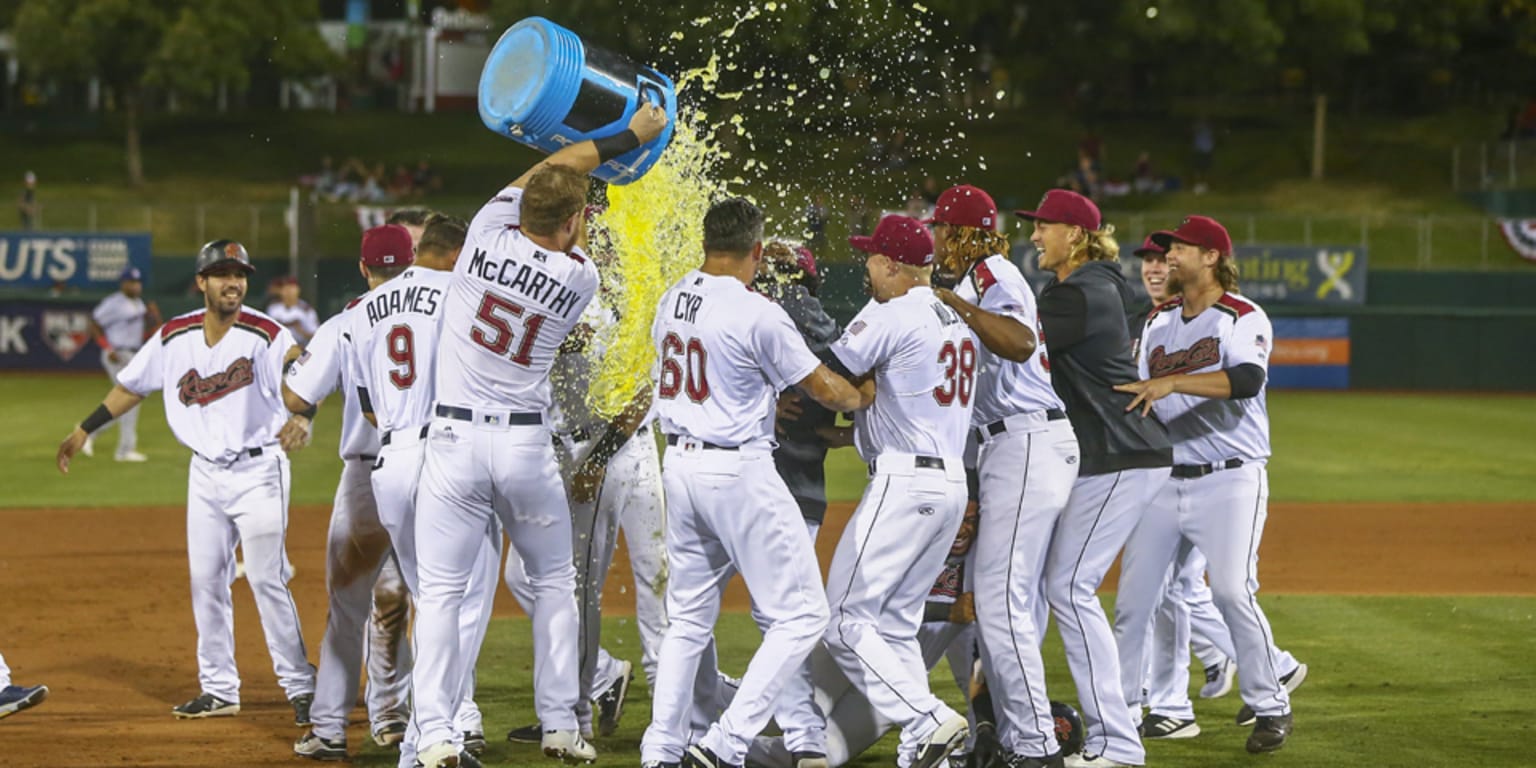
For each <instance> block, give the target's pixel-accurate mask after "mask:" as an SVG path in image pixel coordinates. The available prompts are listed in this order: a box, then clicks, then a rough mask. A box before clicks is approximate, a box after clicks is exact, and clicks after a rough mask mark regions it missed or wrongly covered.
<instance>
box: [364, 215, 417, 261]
mask: <svg viewBox="0 0 1536 768" xmlns="http://www.w3.org/2000/svg"><path fill="white" fill-rule="evenodd" d="M362 258H363V263H364V264H366V265H368V266H370V267H408V266H410V265H411V263H412V262H414V261H416V249H415V247H414V246H412V245H411V233H410V231H408V230H407V229H406V228H405V227H402V226H400V225H399V224H385V225H384V226H382V227H374V228H373V229H370V230H368V231H367V232H364V233H363V257H362Z"/></svg>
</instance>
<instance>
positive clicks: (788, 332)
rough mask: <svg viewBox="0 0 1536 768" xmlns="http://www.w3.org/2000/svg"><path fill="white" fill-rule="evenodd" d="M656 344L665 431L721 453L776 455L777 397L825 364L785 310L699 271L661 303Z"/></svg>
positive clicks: (654, 332) (658, 390) (733, 281)
mask: <svg viewBox="0 0 1536 768" xmlns="http://www.w3.org/2000/svg"><path fill="white" fill-rule="evenodd" d="M651 339H652V341H653V342H654V343H655V344H656V352H657V360H656V367H655V368H654V370H653V375H654V377H655V379H656V413H657V415H658V417H659V418H660V419H661V428H662V431H664V432H666V433H667V434H669V435H686V436H689V437H693V438H696V439H699V440H703V441H705V442H710V443H714V444H716V445H723V446H740V445H748V444H756V445H760V446H762V447H770V446H771V445H772V444H773V418H774V412H775V411H774V406H775V403H776V402H777V399H778V394H779V392H780V391H781V390H784V389H788V388H789V387H790V386H792V385H794V384H796V383H798V382H800V381H801V380H803V379H804V378H805V377H807V376H809V375H811V373H812V372H813V371H815V370H816V367H817V366H818V365H820V364H821V361H819V360H818V359H817V358H816V355H814V354H812V352H811V350H810V348H809V347H807V346H806V345H805V341H804V339H802V338H801V337H800V332H799V331H797V330H795V324H794V322H793V321H791V320H790V319H789V315H787V314H785V312H784V309H783V308H782V307H780V306H779V305H777V304H774V303H773V302H772V301H769V300H768V299H767V298H766V297H764V296H763V295H761V294H758V293H753V292H752V291H749V290H747V286H745V285H743V284H742V282H741V281H740V280H737V279H736V278H734V277H726V276H719V275H707V274H705V273H703V272H700V271H698V270H694V271H692V272H689V273H688V274H687V275H684V276H683V279H682V280H679V281H678V282H677V283H676V284H675V285H673V286H672V287H671V288H669V289H667V292H666V293H665V294H663V295H662V297H661V303H660V304H659V305H657V308H656V320H655V322H654V323H653V324H652V326H651Z"/></svg>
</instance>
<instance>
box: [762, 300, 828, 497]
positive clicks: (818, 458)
mask: <svg viewBox="0 0 1536 768" xmlns="http://www.w3.org/2000/svg"><path fill="white" fill-rule="evenodd" d="M765 293H767V294H768V295H769V297H770V298H772V299H773V300H774V301H776V302H778V303H779V306H781V307H783V308H784V311H785V312H786V313H787V314H788V315H789V319H791V320H793V321H794V322H795V328H796V329H798V330H799V331H800V335H801V336H802V337H804V338H805V344H806V346H808V347H810V348H811V352H813V353H815V355H816V356H817V357H818V358H820V359H821V361H822V362H823V363H828V364H833V363H834V362H835V361H836V359H837V358H836V356H835V355H833V354H832V350H831V346H832V342H834V341H837V337H838V336H840V335H842V330H841V329H839V328H838V327H837V321H836V320H833V319H832V317H831V316H830V315H828V314H827V312H826V310H825V309H823V308H822V306H821V302H820V301H819V300H817V298H816V297H815V296H812V295H811V294H810V292H809V291H807V290H806V289H805V288H804V287H803V286H800V285H796V284H794V283H789V284H783V285H780V284H774V285H772V286H769V287H768V288H767V289H765ZM800 409H801V413H800V418H798V419H794V420H792V421H791V420H785V421H783V422H780V423H779V426H780V427H781V428H783V430H784V431H783V434H781V435H779V437H778V440H779V447H778V448H777V449H775V450H774V452H773V463H774V465H775V467H776V468H777V469H778V470H779V476H780V477H782V478H783V479H784V484H785V485H786V486H789V492H790V494H791V495H793V496H794V497H795V501H796V502H797V503H798V504H799V505H800V515H801V516H802V517H804V518H805V519H806V520H809V521H811V522H814V523H817V524H820V523H821V521H822V518H823V517H825V516H826V513H827V478H826V472H825V468H824V465H825V462H826V460H827V444H826V443H824V442H822V439H821V436H820V435H818V434H816V428H817V427H821V426H826V427H830V426H832V425H833V424H835V423H836V422H837V414H835V413H833V412H831V411H829V410H827V409H825V408H823V407H821V404H820V403H817V402H816V401H815V400H812V399H811V398H809V397H806V396H805V395H801V396H800Z"/></svg>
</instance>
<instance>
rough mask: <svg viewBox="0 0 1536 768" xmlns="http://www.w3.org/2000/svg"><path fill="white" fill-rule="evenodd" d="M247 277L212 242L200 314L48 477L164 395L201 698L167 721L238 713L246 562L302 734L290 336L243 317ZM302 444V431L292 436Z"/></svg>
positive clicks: (116, 393)
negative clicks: (288, 545) (291, 519)
mask: <svg viewBox="0 0 1536 768" xmlns="http://www.w3.org/2000/svg"><path fill="white" fill-rule="evenodd" d="M253 271H255V270H254V268H253V267H252V266H251V259H250V256H248V255H247V254H246V252H245V247H244V246H242V245H240V244H239V243H237V242H235V241H233V240H215V241H213V242H211V243H208V244H207V245H205V246H203V248H202V250H200V251H199V252H198V254H197V286H198V288H199V289H200V290H201V291H202V292H203V298H204V303H205V307H204V308H203V309H200V310H197V311H195V312H188V313H186V314H184V315H180V316H178V317H175V318H173V319H172V320H171V321H170V322H167V323H166V324H165V325H163V326H161V327H160V330H159V332H158V333H156V334H155V335H153V336H151V337H150V339H149V341H148V342H147V343H146V344H145V345H144V347H143V348H142V349H140V350H139V352H138V354H136V355H134V356H133V360H132V361H130V362H129V363H128V367H127V368H124V369H123V370H122V371H121V372H119V373H118V375H117V386H115V387H113V389H112V391H111V392H109V393H108V394H107V397H106V399H105V400H104V401H103V402H102V404H101V405H100V406H98V407H97V408H96V410H95V411H94V412H92V413H91V414H90V415H89V416H87V417H86V419H85V420H84V421H82V422H81V423H80V425H79V426H77V427H75V429H74V431H73V432H71V433H70V434H69V436H68V437H66V438H64V441H63V442H62V443H60V444H59V451H58V467H59V471H60V472H66V473H67V472H68V471H69V463H70V459H71V458H73V457H74V455H75V453H76V452H77V451H79V450H80V446H81V444H82V443H84V442H85V437H86V435H88V434H90V433H91V432H93V431H95V430H96V429H99V428H100V427H101V426H102V425H103V424H105V423H107V422H108V421H111V420H112V419H113V418H114V417H115V416H118V415H121V414H123V413H126V412H127V410H128V409H129V408H132V407H133V406H135V405H138V404H139V402H140V401H142V400H143V399H144V398H145V396H147V395H148V394H149V393H151V392H153V391H155V390H157V389H159V390H164V392H165V414H166V420H167V421H168V422H170V425H171V432H172V433H174V434H175V435H176V439H177V440H179V441H180V442H181V443H182V445H185V446H187V447H188V448H190V449H191V450H192V460H191V470H190V472H189V480H188V485H189V487H188V489H187V555H188V560H189V561H190V564H191V572H192V616H193V618H194V619H195V621H196V624H197V660H198V678H199V682H200V683H201V685H202V692H201V693H200V694H199V695H198V696H197V697H196V698H193V699H192V700H191V701H188V702H186V703H184V704H181V705H178V706H177V707H175V708H174V709H173V710H172V713H173V714H175V716H176V717H178V718H204V717H220V716H228V715H234V714H236V713H238V712H239V711H240V678H239V674H238V672H237V671H236V669H235V654H234V651H235V635H234V606H233V604H232V602H231V596H230V589H229V588H230V584H231V582H232V581H233V579H234V567H235V557H234V550H235V546H236V545H237V544H238V545H239V546H240V549H241V551H243V552H244V553H245V568H246V574H245V578H246V581H247V582H249V583H250V585H251V591H252V592H253V593H254V594H255V597H256V608H257V611H258V613H259V614H260V616H261V627H262V630H263V631H264V632H265V633H266V636H267V651H268V652H269V653H270V654H271V655H272V666H273V670H274V671H275V672H276V673H277V679H278V683H279V684H280V685H282V688H283V692H284V693H285V694H286V695H287V696H288V700H289V702H290V703H292V705H293V710H294V723H295V724H296V725H301V726H302V725H308V724H309V707H310V701H311V699H312V698H313V696H314V691H315V668H314V667H313V666H311V665H310V663H309V660H308V658H307V657H306V653H305V650H304V638H303V636H302V635H301V634H300V631H299V613H298V610H297V608H296V607H295V606H294V604H293V595H292V593H290V592H289V591H288V579H289V578H290V576H291V575H292V574H291V571H290V568H291V567H290V566H289V565H288V557H287V554H286V552H285V551H284V537H285V535H286V533H287V527H288V489H289V487H290V484H289V477H288V472H289V470H288V455H287V453H286V451H285V446H284V445H283V444H282V443H280V442H279V433H280V430H286V431H284V432H283V440H284V441H286V442H288V443H289V444H293V443H294V442H295V441H294V440H293V438H292V437H291V436H292V434H293V432H294V428H295V423H294V422H292V421H291V420H290V419H289V416H288V410H287V409H286V408H285V407H283V400H282V371H283V366H284V363H285V358H286V357H287V354H288V352H289V350H290V349H291V348H293V347H294V343H293V336H292V334H290V333H289V332H288V330H287V329H285V328H283V327H282V326H280V325H278V324H277V323H276V322H275V321H273V320H272V318H270V317H268V316H266V315H265V314H262V313H261V312H257V311H255V310H253V309H250V308H248V307H245V306H243V305H242V303H241V302H242V300H243V299H244V298H245V293H246V288H247V285H248V283H247V278H248V276H249V275H250V273H251V272H253ZM298 431H299V432H303V427H301V426H300V427H298Z"/></svg>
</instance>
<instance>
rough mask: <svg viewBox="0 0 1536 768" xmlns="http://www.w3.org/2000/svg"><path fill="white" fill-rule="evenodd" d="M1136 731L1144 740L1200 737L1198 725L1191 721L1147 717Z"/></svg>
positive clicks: (1175, 718) (1162, 716)
mask: <svg viewBox="0 0 1536 768" xmlns="http://www.w3.org/2000/svg"><path fill="white" fill-rule="evenodd" d="M1138 730H1139V731H1140V732H1141V736H1142V738H1146V739H1193V738H1194V737H1196V736H1199V735H1200V724H1199V723H1197V722H1195V721H1194V720H1193V719H1190V720H1182V719H1179V718H1177V717H1166V716H1164V715H1147V718H1146V719H1145V720H1142V721H1141V728H1139V729H1138Z"/></svg>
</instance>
